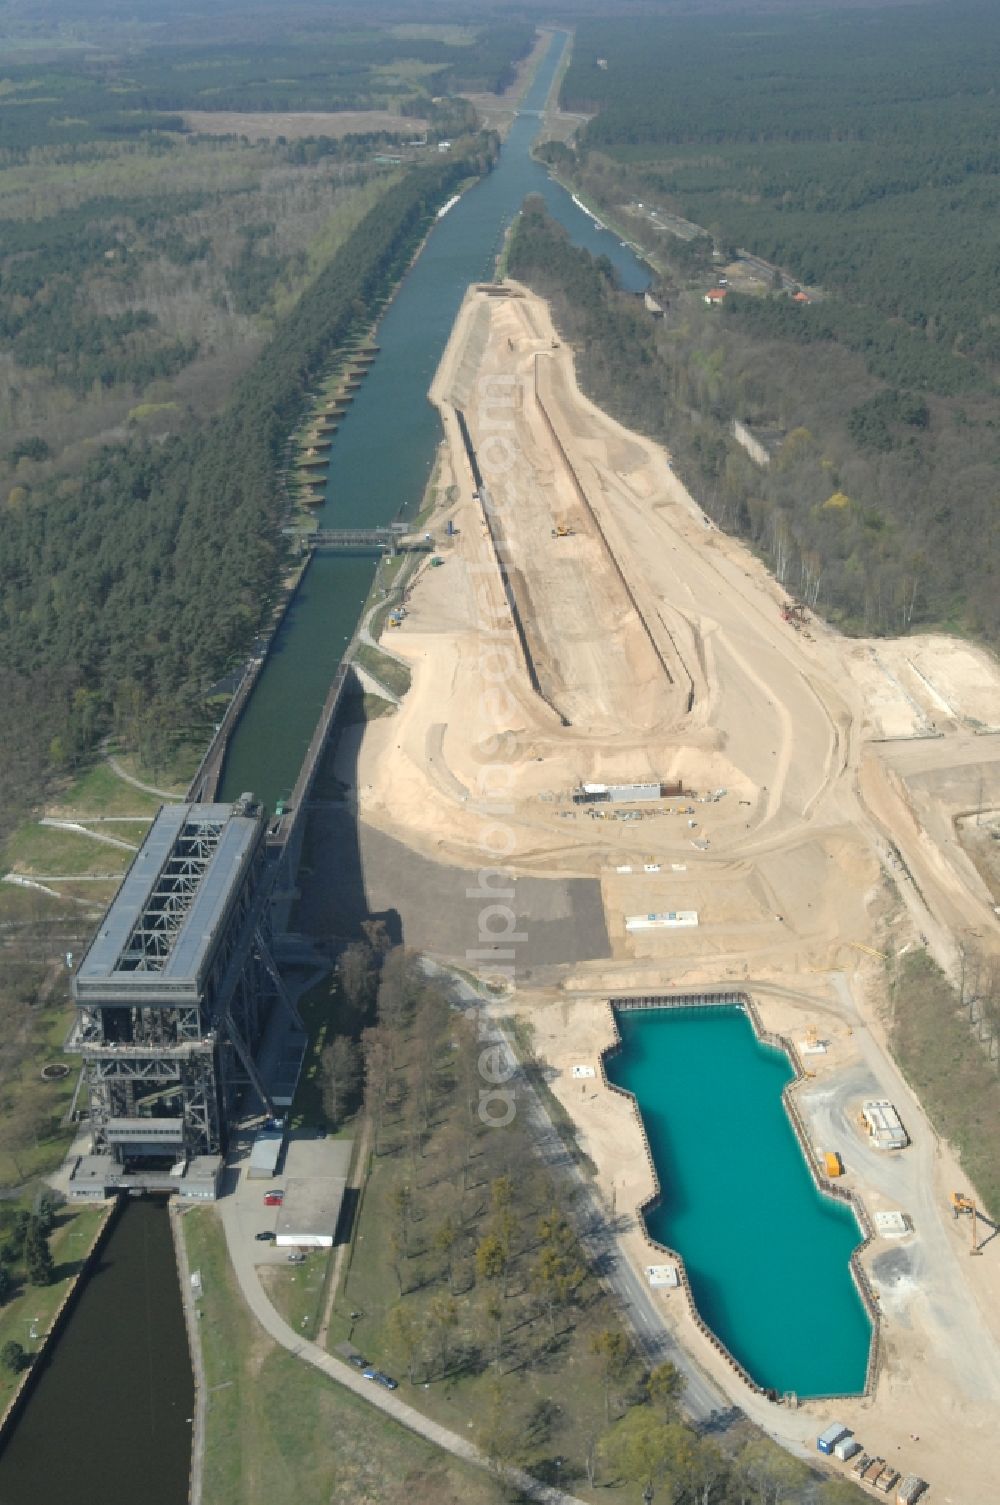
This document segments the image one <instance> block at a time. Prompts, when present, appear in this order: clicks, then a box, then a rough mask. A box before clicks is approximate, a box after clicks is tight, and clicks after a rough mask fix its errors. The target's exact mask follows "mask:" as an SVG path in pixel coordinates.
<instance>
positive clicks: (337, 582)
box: [0, 32, 649, 1505]
mask: <svg viewBox="0 0 1000 1505" xmlns="http://www.w3.org/2000/svg"><path fill="white" fill-rule="evenodd" d="M567 45H568V37H567V35H566V34H565V33H561V32H560V33H556V34H555V36H554V40H553V43H552V45H551V46H550V47H549V50H548V52H547V54H546V55H545V57H544V58H543V59H542V61H541V63H540V64H539V66H538V69H537V71H536V74H535V77H534V80H533V82H532V84H531V86H530V88H529V91H528V94H527V96H526V98H525V101H524V106H523V108H522V110H521V112H520V114H519V116H518V118H517V120H516V121H515V122H514V125H513V127H512V128H511V131H510V133H509V135H508V137H507V140H506V141H505V143H504V146H503V150H502V153H501V156H500V160H499V162H498V164H497V166H496V168H495V169H494V170H493V172H492V173H490V175H489V176H488V177H487V178H485V179H483V181H482V182H480V183H478V184H476V185H475V186H474V187H473V188H471V189H470V190H469V192H467V193H466V194H465V195H463V197H462V199H461V200H460V201H459V203H458V204H456V205H455V207H454V208H453V209H452V210H451V211H450V212H449V213H448V214H447V215H446V216H445V218H444V219H442V220H441V221H439V222H438V223H437V224H436V225H435V226H434V228H433V231H432V233H431V234H430V236H429V238H428V241H427V243H426V245H425V246H424V249H423V250H422V252H421V254H420V256H419V257H418V258H417V260H416V261H415V263H414V265H413V266H412V267H411V269H410V271H409V272H408V274H407V276H406V278H405V279H404V281H403V283H402V284H401V286H400V288H399V290H398V292H397V294H396V296H395V298H394V299H393V301H392V303H391V304H390V305H389V307H388V309H387V310H386V312H385V314H384V316H383V318H382V320H381V322H380V325H379V329H378V335H377V339H378V343H379V345H380V347H381V351H380V354H379V356H378V359H377V360H376V362H375V364H374V366H373V368H372V371H371V373H370V375H369V376H368V378H367V379H366V381H365V383H364V386H363V387H362V388H361V391H360V393H359V395H358V397H357V398H356V399H355V401H354V403H353V405H352V406H351V408H350V409H349V411H348V413H347V416H346V418H345V419H344V421H343V423H342V425H341V428H340V430H339V432H338V434H337V436H336V439H335V441H334V447H333V450H332V454H331V467H330V479H329V488H328V494H327V499H326V502H325V505H324V506H323V508H322V509H321V511H320V522H321V524H322V525H323V526H326V527H346V526H350V525H358V524H362V525H368V526H374V525H377V524H380V523H385V522H388V521H389V520H391V519H392V518H394V517H396V516H397V515H398V514H400V513H403V514H408V515H411V516H412V515H413V514H414V513H415V511H416V510H417V508H418V506H419V503H420V499H421V497H422V495H423V492H424V488H425V486H426V483H427V479H428V475H429V472H430V468H431V465H432V463H433V460H434V452H435V448H436V445H437V443H438V440H439V438H440V424H439V421H438V417H437V414H436V412H435V411H434V409H433V408H432V407H431V405H430V403H429V402H428V399H427V389H428V387H429V386H430V382H431V378H432V376H433V374H434V371H435V369H436V367H437V364H438V362H439V360H440V358H441V354H442V352H443V350H444V347H445V345H446V343H447V340H448V336H449V334H450V332H451V327H452V325H453V323H454V320H455V316H456V314H457V312H458V308H459V305H460V304H461V301H462V298H463V296H464V294H465V290H466V288H467V286H468V284H469V283H470V282H474V281H477V280H480V279H483V278H490V277H492V275H493V270H494V266H495V261H496V257H497V255H498V253H499V252H500V250H501V247H502V244H503V238H504V234H505V232H506V230H507V227H508V226H509V224H510V223H511V221H512V219H513V217H514V215H515V214H516V213H517V211H518V209H519V208H520V206H521V204H522V202H523V200H524V198H525V197H526V196H527V195H528V194H529V193H537V194H540V195H541V196H542V197H543V198H544V199H545V200H546V203H547V205H548V208H549V211H550V213H551V214H552V215H553V217H554V218H556V219H557V220H559V221H560V223H562V224H563V225H564V226H565V228H566V229H567V230H568V231H569V233H570V236H571V238H572V240H573V241H574V243H575V244H577V245H580V246H583V247H585V248H586V249H587V250H589V251H591V252H593V253H594V254H595V255H604V256H607V257H608V258H609V259H610V261H611V262H612V263H613V264H614V266H615V268H616V270H617V273H618V276H619V279H620V281H621V283H622V285H623V286H624V287H626V288H628V289H630V290H631V291H634V292H640V291H642V290H643V289H644V288H645V287H646V286H648V283H649V273H648V270H647V268H646V267H645V266H644V265H643V264H642V263H641V262H639V261H638V260H637V259H636V258H635V257H634V256H633V255H632V253H631V252H630V251H629V250H628V249H627V248H625V247H623V246H621V245H620V244H619V241H618V239H617V237H616V236H614V235H612V234H611V233H610V232H609V231H606V230H600V229H598V228H597V227H596V226H595V225H594V223H593V221H592V220H591V219H589V218H588V217H587V215H585V214H584V213H583V212H582V211H581V210H579V209H578V208H577V207H576V206H575V204H574V203H573V201H572V199H571V197H570V195H569V194H568V193H566V192H565V191H564V190H563V189H562V188H561V187H559V185H558V184H556V183H553V182H552V181H551V179H550V178H549V177H548V175H547V173H546V172H545V170H544V169H543V168H542V167H541V166H540V165H539V164H538V163H536V162H535V161H533V159H532V158H531V155H530V149H531V145H532V142H533V141H534V139H535V136H536V135H537V133H538V128H539V125H540V119H539V111H540V110H541V108H542V107H543V105H544V103H545V101H546V99H547V97H548V95H549V92H550V90H551V88H552V84H553V82H554V79H555V77H556V73H557V70H558V68H559V64H560V62H561V59H562V55H563V51H564V49H565V47H566V46H567ZM373 574H374V562H373V561H371V560H367V559H358V558H345V557H337V556H331V555H320V556H318V557H317V558H316V559H315V560H314V561H313V562H312V564H311V565H310V567H309V570H308V572H307V574H306V577H305V580H304V582H303V584H302V586H301V587H300V589H299V592H298V594H297V596H296V599H295V601H294V602H293V604H292V606H291V608H290V610H289V612H288V613H287V615H286V617H285V621H284V623H283V625H282V628H281V631H280V632H279V633H278V635H277V638H276V640H275V643H274V645H273V647H272V650H271V653H270V655H269V658H268V662H267V664H266V666H265V668H264V670H263V671H262V673H261V676H260V678H259V680H258V682H257V685H256V687H255V689H254V692H253V695H252V697H251V700H250V703H249V705H248V707H247V709H246V711H245V712H244V715H243V717H242V718H241V721H240V723H239V726H238V729H237V731H236V734H235V736H234V738H233V741H232V743H231V746H230V750H229V754H228V756H227V759H226V764H225V768H224V771H223V780H222V789H221V793H220V798H222V799H226V800H229V799H234V798H236V796H237V795H239V794H240V793H241V792H242V791H243V790H245V789H252V790H253V791H254V792H255V793H256V794H257V795H258V797H260V798H262V799H264V801H265V802H266V803H267V804H268V805H270V806H271V807H272V808H273V806H274V804H275V803H276V801H277V800H278V799H279V798H280V797H281V796H282V795H287V794H288V792H289V791H290V790H291V789H292V787H293V786H294V783H295V780H296V777H297V775H298V771H299V767H300V765H301V762H302V759H303V757H304V755H305V752H306V749H307V747H308V744H309V740H310V737H311V736H312V733H313V730H314V728H315V725H316V722H317V720H318V717H319V712H320V708H321V706H322V704H323V701H324V699H325V696H326V693H327V690H328V688H329V685H330V683H331V681H332V679H333V675H334V673H335V671H336V668H337V665H338V663H339V662H340V659H341V656H342V654H343V651H344V647H345V645H346V644H347V642H348V641H349V639H350V637H351V635H352V633H353V631H354V627H355V624H356V622H357V620H358V617H359V615H360V612H361V608H362V606H363V604H364V601H365V598H366V596H367V594H368V591H369V589H370V586H371V581H372V577H373ZM192 1405H193V1388H192V1379H191V1371H190V1364H189V1359H188V1351H187V1340H186V1333H185V1330H184V1323H183V1314H182V1310H181V1304H180V1295H179V1291H178V1287H177V1277H176V1271H175V1267H174V1256H173V1247H172V1243H171V1239H170V1231H169V1226H168V1222H167V1215H166V1213H165V1211H164V1209H163V1208H162V1206H160V1205H158V1204H157V1203H155V1202H152V1201H142V1202H135V1203H131V1204H130V1205H129V1206H127V1207H126V1209H125V1211H124V1213H123V1215H122V1218H121V1221H120V1222H119V1224H118V1225H117V1227H116V1228H115V1230H114V1232H113V1233H112V1235H111V1238H110V1239H109V1241H108V1244H107V1245H106V1247H105V1249H104V1251H103V1253H102V1257H101V1260H100V1262H99V1264H98V1265H97V1266H96V1268H95V1272H94V1274H93V1275H92V1276H91V1278H90V1279H89V1281H88V1283H87V1285H86V1287H85V1289H84V1291H83V1293H82V1295H81V1297H80V1300H79V1304H78V1306H77V1307H76V1310H75V1311H74V1313H73V1316H72V1319H71V1320H70V1322H69V1323H68V1324H67V1327H66V1329H65V1331H64V1333H63V1335H62V1336H61V1338H60V1339H59V1342H58V1343H57V1344H56V1346H55V1348H54V1350H53V1355H52V1359H51V1361H50V1363H49V1364H48V1365H47V1366H46V1368H45V1371H44V1373H43V1374H42V1376H41V1378H40V1380H39V1382H38V1385H37V1388H36V1390H35V1391H34V1393H33V1395H32V1397H31V1399H30V1401H29V1402H28V1405H27V1406H26V1408H25V1410H24V1412H23V1413H22V1416H21V1418H20V1420H19V1422H18V1425H17V1427H16V1428H15V1430H14V1432H13V1434H12V1436H11V1439H10V1441H9V1443H8V1444H7V1446H6V1448H5V1450H4V1451H3V1453H2V1454H0V1505H49V1502H55V1501H61V1500H73V1501H76V1502H78V1505H98V1502H99V1505H133V1502H134V1501H135V1500H136V1499H137V1498H141V1499H142V1500H143V1502H144V1505H184V1502H185V1501H186V1500H187V1494H188V1471H189V1464H190V1442H191V1429H190V1424H189V1418H190V1417H191V1414H192Z"/></svg>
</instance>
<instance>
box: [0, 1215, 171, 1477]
mask: <svg viewBox="0 0 1000 1505" xmlns="http://www.w3.org/2000/svg"><path fill="white" fill-rule="evenodd" d="M193 1405H194V1384H193V1381H192V1378H191V1361H190V1356H189V1353H188V1344H187V1333H186V1331H185V1327H184V1316H183V1312H182V1309H181V1298H180V1290H179V1287H178V1283H177V1269H176V1265H175V1261H174V1247H173V1241H172V1239H171V1236H170V1227H169V1222H168V1218H167V1212H166V1208H165V1206H164V1205H163V1203H162V1202H160V1201H154V1200H152V1199H148V1198H147V1199H144V1200H142V1201H134V1202H130V1203H129V1204H128V1205H127V1206H126V1207H125V1209H124V1211H123V1213H122V1215H121V1217H120V1219H119V1221H118V1223H117V1224H116V1225H115V1227H114V1229H113V1230H112V1232H111V1236H110V1238H109V1239H108V1241H107V1243H106V1244H105V1246H104V1248H103V1250H102V1251H101V1254H100V1257H99V1260H98V1262H97V1264H96V1265H95V1266H94V1267H93V1273H92V1274H91V1276H90V1277H89V1279H88V1280H87V1283H86V1285H85V1286H84V1288H83V1291H82V1293H81V1295H80V1299H79V1301H78V1303H77V1306H76V1308H75V1310H74V1312H73V1314H72V1316H71V1318H70V1320H69V1322H68V1323H67V1325H66V1328H65V1329H64V1331H63V1333H62V1335H61V1337H60V1338H59V1340H58V1342H57V1343H56V1345H55V1347H54V1349H53V1351H52V1357H51V1360H50V1362H49V1363H48V1364H47V1365H46V1366H45V1368H44V1370H43V1372H42V1374H41V1377H40V1378H39V1380H38V1382H37V1385H36V1388H35V1390H34V1391H33V1393H32V1395H31V1397H30V1399H29V1400H28V1403H27V1405H26V1407H25V1409H24V1411H23V1412H22V1414H21V1417H20V1419H19V1421H18V1423H17V1426H16V1427H15V1428H14V1431H13V1433H12V1435H11V1438H10V1441H9V1442H8V1443H7V1445H6V1447H5V1449H4V1451H3V1452H2V1453H0V1505H56V1502H63V1501H65V1502H70V1501H72V1502H74V1505H135V1502H136V1501H137V1500H141V1501H142V1505H184V1502H186V1500H187V1497H188V1476H189V1471H190V1465H191V1417H192V1407H193Z"/></svg>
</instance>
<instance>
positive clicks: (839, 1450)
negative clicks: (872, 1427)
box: [833, 1432, 861, 1463]
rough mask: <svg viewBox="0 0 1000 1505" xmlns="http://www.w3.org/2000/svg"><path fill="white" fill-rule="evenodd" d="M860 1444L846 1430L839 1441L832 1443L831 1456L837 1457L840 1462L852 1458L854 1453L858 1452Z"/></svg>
mask: <svg viewBox="0 0 1000 1505" xmlns="http://www.w3.org/2000/svg"><path fill="white" fill-rule="evenodd" d="M860 1451H861V1444H860V1442H858V1441H857V1440H856V1439H855V1438H854V1436H853V1435H852V1434H851V1433H850V1432H848V1434H847V1436H846V1437H842V1438H841V1439H840V1441H839V1442H835V1443H834V1444H833V1456H834V1457H835V1458H839V1459H840V1461H841V1463H846V1462H847V1460H848V1458H853V1457H854V1455H855V1453H860Z"/></svg>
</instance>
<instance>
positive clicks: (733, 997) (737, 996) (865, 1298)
mask: <svg viewBox="0 0 1000 1505" xmlns="http://www.w3.org/2000/svg"><path fill="white" fill-rule="evenodd" d="M607 1008H608V1017H609V1022H610V1027H611V1036H612V1043H611V1044H610V1045H608V1046H606V1047H605V1048H604V1050H602V1051H601V1053H600V1056H599V1058H598V1059H599V1061H600V1068H601V1080H602V1081H603V1083H604V1085H605V1087H607V1088H608V1089H609V1091H611V1092H616V1093H618V1095H619V1096H620V1097H624V1098H626V1099H627V1100H628V1101H629V1103H630V1104H631V1108H632V1114H633V1116H634V1118H635V1122H636V1125H637V1127H638V1129H639V1134H640V1137H641V1139H642V1145H643V1150H644V1151H645V1155H646V1162H647V1164H648V1166H649V1174H650V1179H651V1180H652V1183H653V1191H652V1193H651V1194H650V1196H648V1197H646V1198H644V1199H643V1201H642V1202H641V1203H640V1204H639V1206H638V1207H637V1208H636V1213H637V1216H638V1218H639V1222H640V1226H641V1228H642V1231H643V1237H644V1238H645V1240H646V1243H647V1244H648V1245H649V1247H650V1248H651V1249H653V1250H654V1251H655V1252H656V1253H658V1254H665V1255H666V1256H667V1257H668V1258H669V1259H670V1260H671V1261H672V1262H674V1263H675V1264H676V1266H677V1273H678V1281H679V1284H680V1287H681V1289H682V1290H683V1292H684V1295H685V1298H686V1300H687V1304H688V1310H689V1312H690V1314H691V1318H692V1320H693V1322H694V1324H695V1326H696V1327H697V1329H698V1331H699V1332H700V1333H702V1334H703V1335H704V1337H705V1338H706V1340H707V1341H708V1342H709V1343H710V1344H711V1346H712V1347H713V1348H714V1349H715V1351H716V1352H717V1353H718V1354H720V1355H721V1356H722V1357H723V1358H724V1359H725V1361H726V1362H727V1364H728V1365H729V1366H730V1368H731V1369H732V1370H733V1372H734V1373H735V1374H736V1375H738V1376H739V1378H740V1379H741V1380H742V1381H743V1383H744V1384H745V1385H747V1386H748V1387H749V1389H750V1390H752V1391H753V1392H754V1394H756V1395H763V1396H766V1397H767V1398H768V1399H771V1400H777V1399H778V1397H777V1395H776V1393H775V1392H774V1391H773V1390H771V1389H767V1388H765V1387H764V1386H762V1385H758V1383H757V1381H756V1380H754V1379H753V1378H752V1377H751V1376H750V1374H749V1373H748V1372H747V1370H746V1369H745V1368H744V1366H743V1365H742V1364H741V1363H740V1361H739V1360H738V1359H737V1358H736V1357H735V1356H734V1355H733V1354H732V1353H730V1351H729V1349H728V1348H727V1347H726V1345H725V1344H724V1343H723V1342H722V1340H721V1339H720V1338H719V1337H718V1335H717V1334H716V1333H714V1332H712V1330H711V1328H710V1327H708V1325H707V1323H706V1322H705V1321H704V1319H703V1318H702V1316H701V1313H700V1312H699V1311H698V1307H697V1303H696V1302H695V1299H694V1293H693V1292H692V1290H691V1282H690V1280H689V1278H688V1273H687V1268H686V1266H685V1264H684V1259H683V1256H682V1255H680V1254H678V1252H677V1251H676V1249H671V1248H669V1247H668V1246H667V1245H666V1244H661V1243H660V1241H659V1240H658V1239H655V1238H654V1237H653V1236H652V1234H651V1233H650V1232H649V1227H648V1224H647V1217H648V1215H649V1214H650V1213H652V1212H655V1210H656V1208H657V1207H658V1206H659V1205H660V1203H661V1202H662V1200H663V1188H662V1185H661V1183H660V1177H659V1173H658V1172H657V1169H656V1163H655V1161H654V1159H653V1152H652V1150H651V1149H650V1145H649V1138H648V1136H647V1134H646V1125H645V1123H644V1122H643V1118H642V1113H641V1111H640V1108H639V1103H638V1100H637V1099H636V1096H635V1093H634V1092H630V1091H629V1089H628V1088H627V1087H619V1086H618V1084H617V1083H616V1082H612V1081H611V1080H610V1078H609V1077H608V1073H607V1058H608V1057H609V1056H612V1055H616V1054H617V1053H618V1052H619V1051H620V1050H621V1048H622V1037H621V1031H620V1030H619V1028H618V1019H617V1011H618V1010H622V1011H624V1010H629V1011H633V1010H641V1009H656V1010H661V1011H662V1010H665V1009H689V1008H737V1009H742V1011H743V1012H744V1013H745V1014H746V1016H747V1018H748V1019H749V1020H750V1023H751V1025H752V1027H753V1031H754V1034H755V1035H756V1037H757V1039H758V1040H759V1041H760V1042H761V1043H762V1044H764V1045H768V1046H771V1047H772V1048H773V1049H775V1050H780V1051H783V1052H784V1054H785V1055H786V1056H787V1058H788V1060H789V1062H790V1064H791V1067H792V1070H793V1071H794V1073H795V1076H794V1078H793V1080H792V1081H790V1082H787V1083H786V1084H785V1086H784V1087H783V1088H782V1092H781V1100H782V1103H783V1104H784V1108H785V1112H786V1113H787V1115H788V1119H789V1122H790V1124H791V1126H792V1131H793V1133H794V1134H795V1138H796V1140H797V1141H798V1144H799V1148H800V1149H801V1151H802V1154H803V1157H804V1159H805V1162H806V1165H807V1166H808V1167H809V1171H810V1174H811V1175H812V1178H813V1181H814V1182H815V1184H816V1189H817V1190H818V1191H819V1192H820V1194H821V1195H823V1196H827V1197H830V1198H831V1199H832V1200H833V1201H836V1202H841V1203H844V1204H846V1205H847V1206H849V1207H850V1209H851V1211H852V1212H853V1214H854V1216H855V1219H856V1220H857V1223H858V1227H859V1229H860V1231H861V1234H862V1242H861V1243H860V1244H859V1245H858V1246H857V1248H856V1249H855V1250H854V1251H853V1252H852V1254H851V1258H850V1271H851V1278H852V1279H853V1281H854V1285H855V1289H856V1290H857V1292H858V1296H859V1298H860V1300H861V1303H862V1305H863V1306H864V1308H865V1311H866V1312H867V1314H868V1320H869V1321H870V1323H871V1328H872V1337H871V1344H870V1346H869V1350H868V1364H867V1368H866V1371H865V1383H864V1390H863V1392H862V1393H863V1394H864V1395H866V1396H868V1395H871V1394H872V1392H873V1391H874V1388H875V1379H876V1375H877V1372H878V1359H879V1352H880V1338H881V1313H880V1312H879V1307H878V1302H877V1300H876V1298H875V1294H874V1292H873V1290H872V1287H871V1283H870V1281H869V1279H868V1276H867V1274H866V1272H865V1270H864V1269H863V1267H862V1265H861V1256H862V1254H863V1253H864V1252H865V1250H866V1249H867V1248H868V1246H869V1244H870V1243H871V1242H872V1239H873V1238H874V1237H875V1230H874V1228H873V1226H872V1222H871V1219H870V1218H869V1216H868V1211H867V1208H866V1207H865V1205H864V1203H863V1202H862V1201H861V1199H860V1197H858V1196H856V1195H855V1194H854V1192H851V1191H848V1190H847V1189H846V1188H844V1187H841V1186H837V1185H836V1184H835V1183H834V1182H832V1181H830V1180H829V1178H828V1177H827V1176H826V1175H825V1174H824V1172H823V1169H822V1167H821V1165H820V1162H819V1158H818V1156H817V1155H816V1152H815V1150H814V1149H813V1146H812V1144H811V1142H810V1139H809V1136H808V1134H807V1132H806V1127H805V1123H804V1121H803V1118H802V1114H801V1110H800V1109H799V1106H798V1103H797V1102H796V1101H795V1098H794V1096H793V1094H794V1092H795V1090H796V1089H797V1088H798V1086H799V1084H800V1083H801V1082H802V1081H804V1080H805V1072H804V1070H803V1068H802V1062H801V1060H800V1059H799V1053H798V1051H797V1050H796V1049H795V1046H794V1045H793V1043H792V1042H791V1040H789V1039H787V1038H786V1037H785V1036H784V1035H779V1034H776V1033H775V1032H774V1031H773V1030H769V1029H767V1028H766V1026H765V1025H764V1023H763V1021H762V1019H761V1017H760V1012H759V1010H758V1008H757V1005H756V1003H755V1002H754V1000H753V999H752V998H751V996H750V994H749V993H746V992H744V991H743V990H742V989H732V990H717V991H706V992H702V993H680V994H656V995H653V994H645V995H639V996H635V997H620V998H614V999H608V1004H607ZM811 1398H812V1399H815V1400H856V1399H857V1396H856V1394H854V1393H849V1394H833V1395H828V1396H815V1397H811Z"/></svg>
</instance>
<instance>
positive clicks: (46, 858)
mask: <svg viewBox="0 0 1000 1505" xmlns="http://www.w3.org/2000/svg"><path fill="white" fill-rule="evenodd" d="M132 839H133V838H132V837H131V836H127V837H126V838H125V840H126V841H130V840H132ZM129 860H130V855H129V853H128V852H126V851H124V850H123V849H122V848H121V847H112V846H108V844H107V843H106V842H103V841H94V840H92V839H91V838H90V837H89V836H85V835H84V834H83V833H82V832H80V831H62V830H60V829H59V828H58V827H54V826H40V825H38V824H37V822H35V821H29V822H26V823H25V824H24V825H23V826H20V827H18V829H17V830H16V831H14V832H12V834H11V835H10V836H9V837H8V839H7V841H6V842H5V843H4V847H3V855H2V856H0V863H2V865H3V870H4V872H7V871H8V870H13V871H14V872H16V873H25V874H35V875H38V876H44V875H46V874H53V875H55V874H65V875H66V876H68V877H73V876H81V877H82V876H84V875H88V874H94V873H101V874H104V873H124V871H125V869H126V867H127V866H128V864H129Z"/></svg>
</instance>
